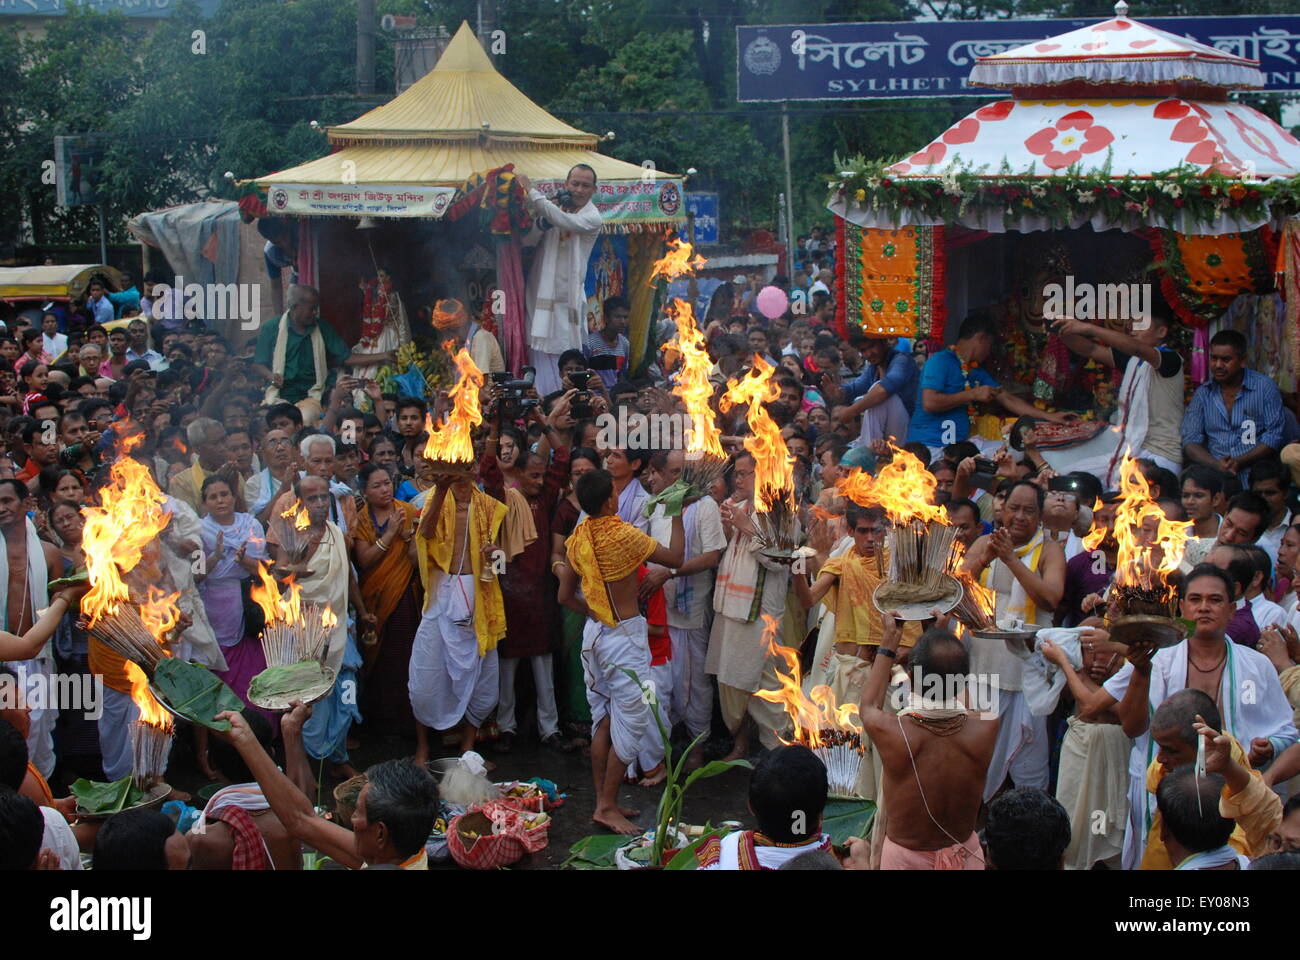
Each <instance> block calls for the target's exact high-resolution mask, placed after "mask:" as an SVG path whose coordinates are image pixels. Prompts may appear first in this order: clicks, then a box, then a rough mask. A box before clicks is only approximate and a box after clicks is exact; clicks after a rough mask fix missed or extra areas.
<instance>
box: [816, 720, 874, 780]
mask: <svg viewBox="0 0 1300 960" xmlns="http://www.w3.org/2000/svg"><path fill="white" fill-rule="evenodd" d="M817 738H818V739H817V742H815V743H810V744H808V746H809V747H810V748H811V749H812V752H813V753H814V754H816V756H817V758H818V759H819V760H821V762H822V763H823V764H825V765H826V790H827V792H828V793H831V794H835V795H838V796H842V797H847V796H853V793H854V791H855V790H856V788H857V783H858V773H859V771H860V769H861V767H862V756H863V748H862V734H861V733H859V732H857V731H854V730H836V729H833V728H829V727H827V728H823V729H821V730H819V731H818V733H817Z"/></svg>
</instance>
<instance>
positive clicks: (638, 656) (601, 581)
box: [554, 470, 686, 834]
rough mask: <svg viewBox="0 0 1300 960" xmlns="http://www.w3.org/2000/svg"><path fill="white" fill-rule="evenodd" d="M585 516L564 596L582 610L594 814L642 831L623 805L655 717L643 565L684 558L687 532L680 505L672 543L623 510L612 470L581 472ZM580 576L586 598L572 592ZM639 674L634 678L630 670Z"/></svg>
mask: <svg viewBox="0 0 1300 960" xmlns="http://www.w3.org/2000/svg"><path fill="white" fill-rule="evenodd" d="M574 492H575V493H576V494H577V497H578V503H579V504H580V505H581V507H582V509H583V510H585V511H586V512H587V519H586V520H584V521H583V522H582V523H580V524H578V526H577V529H575V530H574V531H573V535H572V536H570V537H569V539H568V540H567V541H566V543H565V547H566V552H567V557H568V561H567V562H563V561H559V562H557V563H556V564H555V565H554V566H555V572H556V575H557V576H558V577H559V579H560V594H559V596H560V602H561V603H563V604H564V605H565V606H567V607H569V608H570V609H573V610H578V611H580V612H582V613H583V614H584V615H585V616H586V617H587V618H588V619H587V626H586V628H585V629H584V630H583V635H582V663H583V672H584V674H585V676H586V680H587V702H588V704H589V705H590V706H591V720H592V730H593V736H592V741H591V772H592V779H593V780H594V782H595V786H596V810H595V812H594V813H592V815H591V819H592V820H593V821H595V822H596V823H599V824H601V825H602V826H604V827H607V828H609V829H610V830H613V831H614V832H615V833H629V834H630V833H638V832H639V831H640V828H639V827H637V826H635V825H634V824H633V823H632V822H631V820H629V819H628V817H633V816H636V814H637V811H635V810H628V809H626V808H623V807H620V806H619V805H618V788H619V785H620V784H621V783H622V781H623V774H624V773H625V771H626V770H627V768H628V767H629V766H630V765H631V764H632V763H633V762H635V760H636V758H637V753H638V750H639V748H640V745H641V739H642V737H643V736H644V735H645V730H646V728H647V725H648V724H649V723H651V722H652V717H651V715H650V707H649V704H648V702H647V700H648V698H647V696H646V694H645V691H644V690H643V687H642V684H644V683H645V682H646V681H647V680H648V679H649V678H650V646H649V641H648V638H647V636H646V619H645V617H644V616H643V615H642V614H641V610H640V607H639V605H638V602H637V579H636V575H637V569H638V568H639V567H640V566H641V564H642V563H644V562H646V561H647V560H648V561H650V562H651V563H659V564H663V565H664V566H666V567H669V568H676V567H680V566H681V565H682V554H683V553H684V544H685V539H686V537H685V533H684V531H683V528H682V518H681V514H680V513H679V514H678V515H677V516H675V517H673V520H672V539H671V542H670V543H669V545H668V546H663V545H661V544H660V543H658V542H657V541H656V540H655V539H654V538H653V537H651V536H650V535H648V534H645V533H642V532H641V531H639V530H637V529H636V528H635V527H633V526H632V525H631V524H629V523H627V522H625V521H624V520H621V519H620V518H619V515H618V514H619V510H618V505H619V496H618V493H617V492H616V490H615V485H614V478H613V477H612V476H611V475H610V474H609V472H608V471H606V470H592V471H590V472H588V473H585V474H583V475H582V476H581V477H579V478H578V482H577V484H576V486H575V491H574ZM577 580H581V583H582V591H583V596H582V598H577V597H575V596H574V585H575V582H576V581H577ZM629 671H630V672H631V673H633V674H635V675H636V677H637V679H636V680H633V679H632V677H630V676H628V672H629Z"/></svg>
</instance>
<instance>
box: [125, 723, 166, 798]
mask: <svg viewBox="0 0 1300 960" xmlns="http://www.w3.org/2000/svg"><path fill="white" fill-rule="evenodd" d="M171 748H172V734H171V731H170V730H165V729H163V728H162V727H155V726H153V725H152V724H149V723H145V722H144V721H143V720H137V721H136V722H135V723H133V724H131V778H132V779H133V780H134V781H135V785H136V787H138V788H139V789H141V790H147V789H148V788H149V785H150V784H151V783H153V782H154V781H155V780H157V779H158V778H159V777H161V776H162V775H163V772H164V771H165V770H166V769H167V755H168V754H169V753H170V752H171Z"/></svg>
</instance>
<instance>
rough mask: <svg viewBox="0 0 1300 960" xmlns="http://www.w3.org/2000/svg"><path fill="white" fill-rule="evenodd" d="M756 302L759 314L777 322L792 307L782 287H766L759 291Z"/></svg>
mask: <svg viewBox="0 0 1300 960" xmlns="http://www.w3.org/2000/svg"><path fill="white" fill-rule="evenodd" d="M755 302H756V303H757V304H758V312H759V313H761V314H762V315H763V316H765V317H767V319H769V320H775V319H776V318H777V317H779V316H781V314H783V313H785V311H786V309H787V308H788V307H789V306H790V299H789V297H787V296H786V295H785V291H784V290H782V289H781V288H780V287H764V288H763V289H762V290H760V291H758V297H757V299H756V301H755Z"/></svg>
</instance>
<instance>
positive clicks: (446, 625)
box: [408, 474, 506, 766]
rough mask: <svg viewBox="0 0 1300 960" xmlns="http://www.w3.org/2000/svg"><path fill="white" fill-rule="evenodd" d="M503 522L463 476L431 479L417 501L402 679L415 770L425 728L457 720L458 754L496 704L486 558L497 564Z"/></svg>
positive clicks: (502, 629) (501, 629)
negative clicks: (412, 625) (416, 599)
mask: <svg viewBox="0 0 1300 960" xmlns="http://www.w3.org/2000/svg"><path fill="white" fill-rule="evenodd" d="M449 490H450V491H451V493H452V496H450V497H448V496H447V492H448V491H449ZM505 516H506V505H505V504H504V503H502V502H501V501H500V500H497V499H495V498H493V497H489V496H488V495H487V494H486V493H484V492H483V491H481V490H479V489H478V488H477V487H475V486H474V484H473V482H472V481H471V480H470V479H469V477H468V476H457V477H452V476H450V475H446V474H444V475H441V476H439V477H438V478H437V480H436V486H435V487H434V488H433V493H432V494H431V495H430V496H429V498H428V499H427V500H426V501H425V504H424V511H423V513H422V514H421V516H420V526H419V529H418V531H417V534H416V535H417V541H416V543H417V552H418V555H419V559H420V577H421V579H422V580H423V582H424V590H425V599H424V615H423V616H422V617H421V619H420V627H419V629H418V630H417V631H416V633H415V643H414V646H413V647H412V648H411V663H410V672H409V680H408V685H409V691H410V696H411V709H412V710H413V711H414V712H415V734H416V748H415V762H416V764H417V765H419V766H423V765H424V764H426V763H427V762H428V760H429V739H428V728H430V727H432V728H433V729H434V730H450V729H452V728H453V727H455V726H456V725H457V724H460V723H461V722H462V720H463V721H464V723H463V726H462V727H461V735H460V751H461V753H465V752H467V751H469V750H473V749H474V741H475V740H476V739H478V731H479V727H481V726H482V725H483V722H484V721H485V720H487V718H488V715H489V714H490V713H491V712H492V710H493V709H494V708H495V707H496V705H497V698H498V696H499V678H498V671H497V644H498V643H500V641H501V638H502V637H504V636H505V635H506V612H505V604H504V602H503V600H502V597H501V584H500V583H498V582H497V577H496V572H495V568H496V566H497V564H496V562H495V560H494V558H497V557H499V559H500V560H501V561H502V563H503V564H504V559H505V556H504V554H503V553H500V552H499V550H498V548H497V547H496V545H495V541H496V539H497V535H498V533H499V531H500V530H501V523H502V521H503V520H505Z"/></svg>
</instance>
